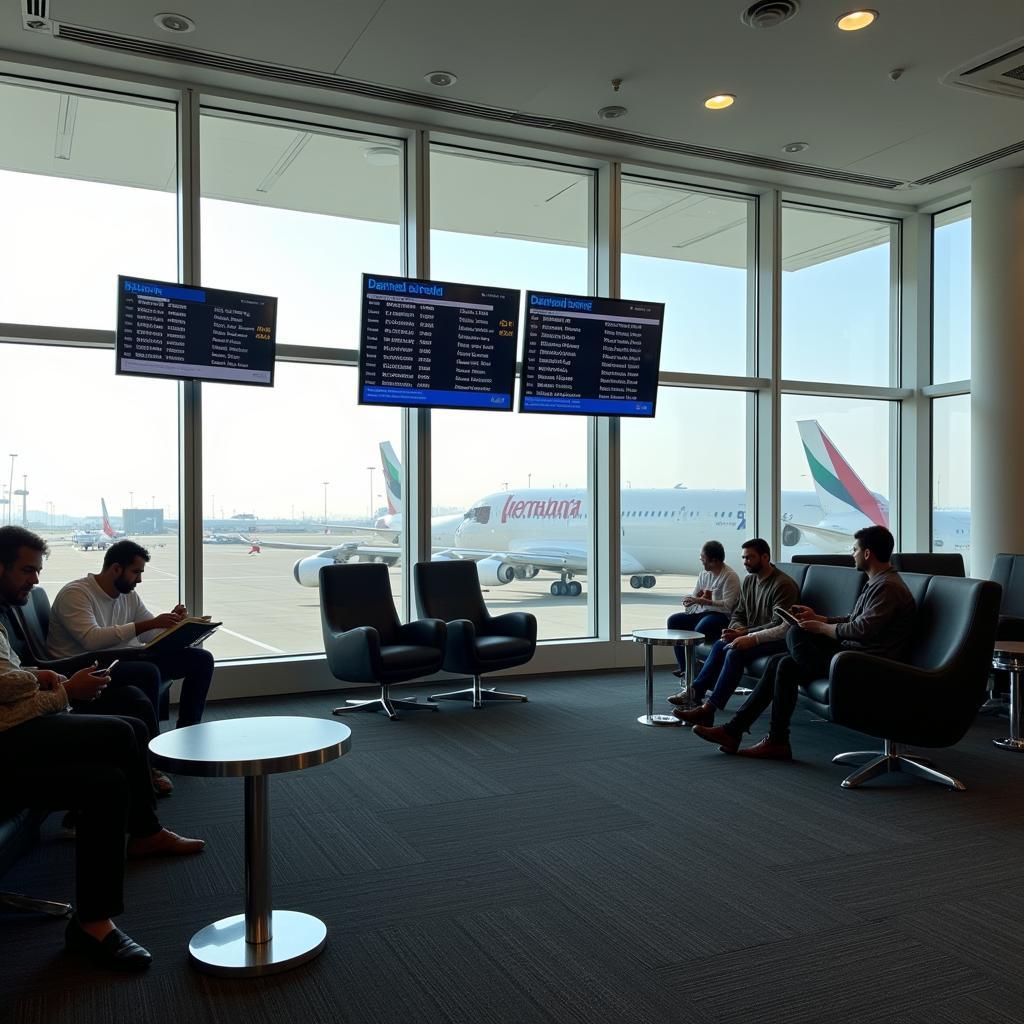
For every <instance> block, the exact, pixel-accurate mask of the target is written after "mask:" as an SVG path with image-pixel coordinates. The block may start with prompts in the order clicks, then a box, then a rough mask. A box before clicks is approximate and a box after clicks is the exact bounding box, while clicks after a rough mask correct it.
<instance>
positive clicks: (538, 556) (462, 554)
mask: <svg viewBox="0 0 1024 1024" xmlns="http://www.w3.org/2000/svg"><path fill="white" fill-rule="evenodd" d="M452 554H453V555H456V556H457V557H459V558H471V559H473V561H475V562H479V561H482V560H483V559H484V558H496V559H500V560H501V561H502V562H506V563H507V564H508V565H522V566H527V565H532V566H533V567H534V568H535V569H548V570H550V571H551V572H562V570H565V571H567V572H571V573H578V574H582V573H585V572H586V571H587V566H588V563H589V553H588V548H587V545H586V544H545V543H529V542H526V543H520V544H515V545H513V546H512V548H510V549H509V550H508V551H484V550H472V549H466V548H459V549H453V551H452ZM620 571H621V572H622V573H623V574H624V575H625V574H631V573H638V572H643V571H644V567H643V566H642V565H641V564H640V562H638V561H637V560H636V559H635V558H634V557H633V556H632V555H631V554H629V552H628V551H623V552H622V553H621V570H620Z"/></svg>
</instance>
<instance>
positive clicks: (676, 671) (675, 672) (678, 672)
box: [672, 668, 686, 679]
mask: <svg viewBox="0 0 1024 1024" xmlns="http://www.w3.org/2000/svg"><path fill="white" fill-rule="evenodd" d="M672 675H674V676H675V677H676V679H682V678H683V676H685V675H686V672H685V670H684V669H681V668H674V669H672Z"/></svg>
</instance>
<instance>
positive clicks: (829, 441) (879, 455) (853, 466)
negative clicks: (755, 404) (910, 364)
mask: <svg viewBox="0 0 1024 1024" xmlns="http://www.w3.org/2000/svg"><path fill="white" fill-rule="evenodd" d="M894 410H895V405H894V403H890V402H879V401H864V400H861V399H846V398H818V397H814V396H810V395H783V397H782V414H781V430H782V443H781V451H782V550H781V552H780V553H779V555H778V557H779V560H780V561H786V560H788V559H790V558H792V557H793V555H796V554H849V552H850V548H851V546H852V544H853V535H854V533H856V531H857V530H859V529H861V528H862V527H864V526H870V525H871V524H872V523H876V524H878V525H880V526H887V527H888V528H889V529H890V530H892V532H893V534H894V535H895V536H896V543H897V550H899V533H898V518H897V516H896V512H895V509H893V508H891V506H890V495H891V494H892V489H891V487H892V485H891V480H892V477H893V471H894V469H895V467H894V466H892V465H891V463H890V452H891V446H892V425H891V418H892V413H893V411H894Z"/></svg>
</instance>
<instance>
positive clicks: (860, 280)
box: [782, 206, 898, 386]
mask: <svg viewBox="0 0 1024 1024" xmlns="http://www.w3.org/2000/svg"><path fill="white" fill-rule="evenodd" d="M897 239H898V225H897V224H895V223H894V222H892V221H886V220H879V219H867V218H864V217H854V216H850V215H847V214H840V213H825V212H823V211H819V210H808V209H804V208H801V207H792V206H786V207H784V208H783V211H782V376H783V377H784V378H786V379H787V380H818V381H827V382H828V383H835V384H838V383H842V384H866V385H881V386H888V385H890V384H896V383H897V381H896V379H895V377H896V374H895V365H896V360H895V358H894V355H895V348H896V344H897V341H898V339H897V337H896V332H895V330H894V328H893V323H894V316H893V311H894V308H895V302H894V297H895V296H894V292H893V285H892V280H893V270H892V263H893V254H894V252H895V249H896V245H897Z"/></svg>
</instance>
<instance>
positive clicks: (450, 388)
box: [359, 274, 520, 412]
mask: <svg viewBox="0 0 1024 1024" xmlns="http://www.w3.org/2000/svg"><path fill="white" fill-rule="evenodd" d="M519 299H520V293H519V291H518V290H515V289H510V288H488V287H483V286H478V285H469V284H452V283H451V282H448V281H426V280H422V279H420V278H412V277H385V276H381V275H379V274H363V301H362V306H363V317H362V331H361V333H360V339H359V402H360V404H362V405H400V406H409V407H414V408H415V407H420V408H437V409H491V410H496V411H504V412H508V411H511V409H512V395H513V392H514V389H515V376H516V338H517V334H518V331H517V325H518V321H519Z"/></svg>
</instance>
